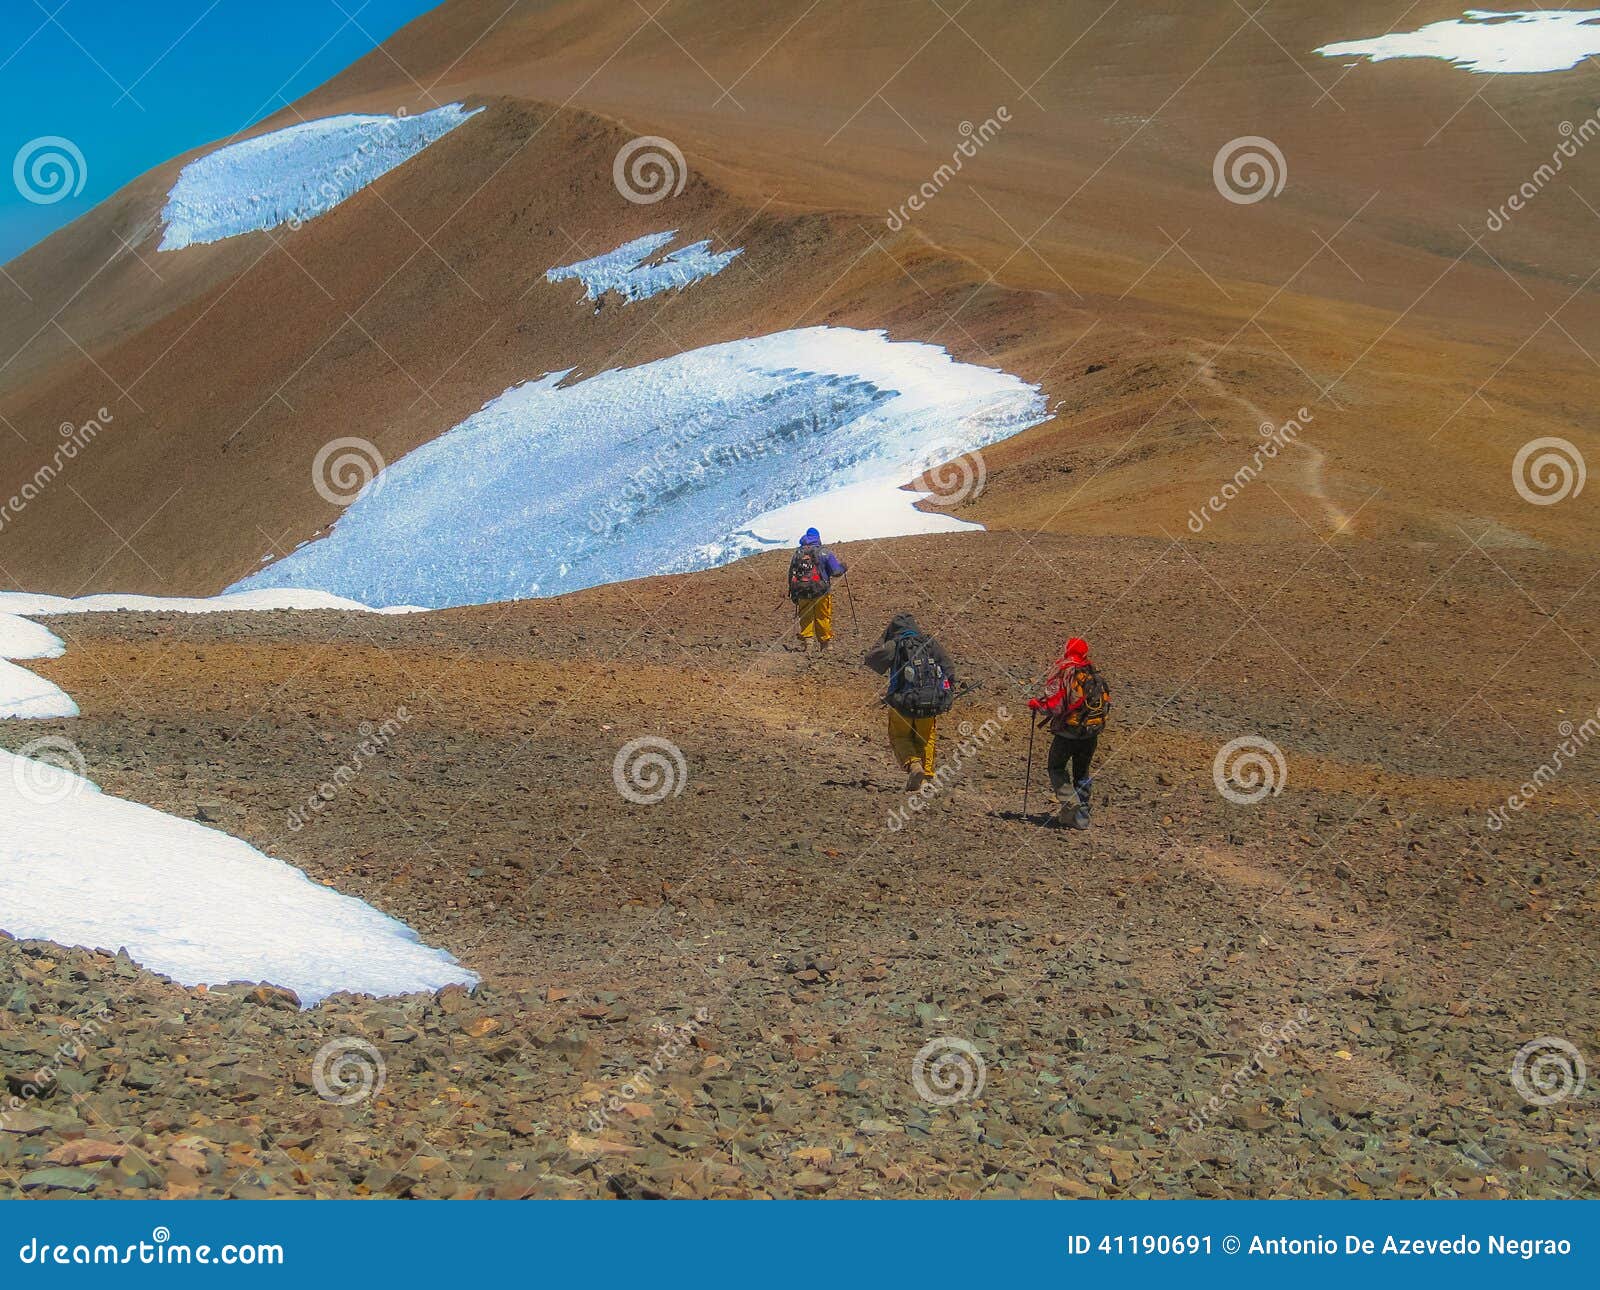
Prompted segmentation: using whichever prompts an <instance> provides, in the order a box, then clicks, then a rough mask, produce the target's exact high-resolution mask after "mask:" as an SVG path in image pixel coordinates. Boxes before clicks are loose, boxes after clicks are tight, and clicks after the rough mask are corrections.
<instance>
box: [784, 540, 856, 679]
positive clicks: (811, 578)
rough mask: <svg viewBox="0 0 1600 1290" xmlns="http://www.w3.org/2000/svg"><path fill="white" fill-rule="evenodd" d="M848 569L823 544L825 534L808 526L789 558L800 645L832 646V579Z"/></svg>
mask: <svg viewBox="0 0 1600 1290" xmlns="http://www.w3.org/2000/svg"><path fill="white" fill-rule="evenodd" d="M846 572H847V570H846V568H845V564H844V561H842V560H840V559H839V557H838V556H836V555H834V553H833V552H832V551H830V550H828V548H827V547H825V546H823V545H822V535H821V534H820V533H818V532H817V531H816V529H807V530H806V532H805V536H804V537H802V538H801V539H800V546H799V547H798V548H797V549H796V551H795V553H794V555H792V556H791V557H790V558H789V599H790V600H792V601H794V609H795V622H796V623H797V624H798V634H799V637H800V648H801V649H802V650H807V649H809V642H810V641H812V640H815V641H816V642H817V649H818V650H819V651H821V650H827V649H832V648H833V580H834V579H835V578H842V577H844V575H845V573H846Z"/></svg>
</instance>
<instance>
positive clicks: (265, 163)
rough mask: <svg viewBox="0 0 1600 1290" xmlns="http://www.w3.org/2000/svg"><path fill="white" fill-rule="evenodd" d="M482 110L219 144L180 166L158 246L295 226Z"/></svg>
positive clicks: (449, 107)
mask: <svg viewBox="0 0 1600 1290" xmlns="http://www.w3.org/2000/svg"><path fill="white" fill-rule="evenodd" d="M482 110H483V109H482V108H477V109H475V110H473V111H471V112H468V111H465V110H464V109H463V108H462V106H461V104H459V103H449V104H446V105H445V106H444V107H441V108H435V109H434V110H433V111H432V112H424V113H422V114H421V115H420V116H406V115H405V114H403V113H402V114H400V115H397V116H381V115H380V116H357V115H344V116H330V117H324V118H323V119H322V120H320V121H302V122H300V123H299V124H298V125H291V126H286V127H285V128H284V129H282V130H274V131H272V132H271V133H270V134H263V135H257V136H256V137H255V138H253V139H244V140H242V141H240V142H239V143H230V144H228V145H227V146H226V147H222V148H218V149H217V150H216V151H215V152H209V153H207V154H206V155H205V156H203V157H200V158H197V159H196V160H194V161H191V162H190V163H189V164H188V165H187V166H185V167H184V168H183V171H182V173H181V174H179V176H178V182H177V183H175V184H174V185H173V186H172V191H171V192H170V193H168V194H167V204H166V206H165V207H163V208H162V211H161V218H162V220H163V221H165V223H166V231H165V233H164V234H163V235H162V238H161V246H160V248H159V249H160V250H163V251H177V250H181V249H182V248H183V247H186V246H194V245H197V244H199V243H204V242H219V241H221V240H222V239H223V238H227V237H235V236H237V235H238V234H240V233H250V232H255V231H257V230H261V229H269V228H277V227H279V226H280V225H283V224H289V225H291V226H293V227H295V228H298V227H299V226H300V225H301V224H303V223H305V222H306V221H307V220H311V219H315V218H316V217H317V216H318V215H323V214H326V213H327V212H328V211H330V210H332V209H333V208H334V207H335V206H337V205H338V204H339V203H340V202H342V201H344V200H345V199H346V198H348V197H351V196H353V195H354V194H356V193H358V192H360V191H361V190H362V189H363V188H365V187H366V186H367V185H368V184H370V183H372V182H373V180H375V179H377V178H379V177H380V176H382V175H386V174H388V173H389V171H391V170H393V169H394V168H395V167H396V166H398V165H400V164H401V163H402V162H404V161H407V160H409V159H410V158H412V157H414V156H416V154H417V153H419V152H421V151H422V150H423V149H424V148H426V147H427V146H428V145H429V144H430V143H433V142H434V141H435V140H437V139H440V138H442V137H443V136H445V135H447V134H449V133H450V131H452V130H454V129H455V128H456V127H457V126H459V125H461V124H462V123H463V122H465V121H467V120H468V119H469V118H471V117H474V116H476V115H477V114H478V113H479V112H481V111H482Z"/></svg>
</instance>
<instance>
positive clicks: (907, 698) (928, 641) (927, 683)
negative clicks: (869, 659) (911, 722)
mask: <svg viewBox="0 0 1600 1290" xmlns="http://www.w3.org/2000/svg"><path fill="white" fill-rule="evenodd" d="M885 698H886V700H887V702H888V704H889V706H890V707H891V708H893V709H894V710H895V711H896V712H898V713H899V714H900V715H901V716H902V717H937V716H942V715H943V714H944V713H946V712H949V711H950V708H951V706H952V705H953V704H954V703H955V701H956V692H955V686H954V685H952V684H951V682H950V676H949V673H947V672H946V671H945V670H944V668H943V667H941V666H940V665H939V660H938V658H937V657H935V652H934V648H933V638H932V637H930V636H924V635H922V634H920V633H918V632H904V633H902V634H901V635H900V636H899V637H898V638H897V639H896V641H895V646H894V665H893V666H892V667H891V668H890V669H889V693H888V694H887V695H886V696H885Z"/></svg>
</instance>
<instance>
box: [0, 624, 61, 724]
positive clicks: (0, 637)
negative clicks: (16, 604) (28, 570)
mask: <svg viewBox="0 0 1600 1290" xmlns="http://www.w3.org/2000/svg"><path fill="white" fill-rule="evenodd" d="M65 650H66V646H65V645H63V644H62V643H61V638H60V637H59V636H57V635H56V634H55V633H54V632H52V631H48V630H46V629H45V628H43V627H41V626H39V624H38V623H30V622H29V621H28V620H27V619H26V618H18V617H17V616H16V615H15V614H6V613H0V720H11V719H21V720H34V721H37V720H41V719H46V718H49V717H75V716H77V715H78V705H77V704H76V703H74V702H73V701H72V700H71V698H69V697H68V695H67V693H66V691H64V690H63V689H61V687H60V686H58V685H56V684H55V683H54V682H53V681H47V680H45V679H44V677H42V676H35V675H34V674H33V673H32V672H30V671H28V670H27V668H23V667H18V666H17V665H16V664H15V663H10V662H7V661H6V660H8V659H13V658H59V657H60V656H61V655H62V654H63V653H64V652H65Z"/></svg>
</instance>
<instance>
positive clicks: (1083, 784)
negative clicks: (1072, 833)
mask: <svg viewBox="0 0 1600 1290" xmlns="http://www.w3.org/2000/svg"><path fill="white" fill-rule="evenodd" d="M1093 786H1094V781H1093V780H1092V779H1080V780H1079V781H1078V784H1077V797H1078V809H1077V810H1076V811H1075V812H1073V816H1072V827H1073V828H1075V829H1086V828H1088V827H1089V790H1090V789H1091V788H1092V787H1093Z"/></svg>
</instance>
